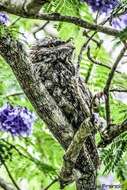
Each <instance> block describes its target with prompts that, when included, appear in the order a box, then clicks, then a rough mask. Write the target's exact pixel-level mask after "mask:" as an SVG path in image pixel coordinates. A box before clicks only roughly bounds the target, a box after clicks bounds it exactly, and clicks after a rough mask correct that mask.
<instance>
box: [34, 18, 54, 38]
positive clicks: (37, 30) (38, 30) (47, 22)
mask: <svg viewBox="0 0 127 190" xmlns="http://www.w3.org/2000/svg"><path fill="white" fill-rule="evenodd" d="M49 22H50V21H46V22H45V23H44V24H43V25H42V26H40V27H38V28H37V29H36V30H35V31H34V32H33V35H34V37H35V39H37V37H36V33H38V32H40V31H41V30H43V29H44V28H45V27H46V26H47V25H48V24H49Z"/></svg>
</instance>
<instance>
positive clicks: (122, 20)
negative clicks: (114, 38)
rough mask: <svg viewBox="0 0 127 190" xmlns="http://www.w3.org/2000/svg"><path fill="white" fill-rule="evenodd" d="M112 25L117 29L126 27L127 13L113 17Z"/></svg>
mask: <svg viewBox="0 0 127 190" xmlns="http://www.w3.org/2000/svg"><path fill="white" fill-rule="evenodd" d="M111 24H112V26H113V27H114V28H117V29H124V28H126V27H127V14H124V15H121V16H119V17H116V18H113V19H112V22H111Z"/></svg>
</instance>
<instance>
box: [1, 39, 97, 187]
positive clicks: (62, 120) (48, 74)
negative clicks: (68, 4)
mask: <svg viewBox="0 0 127 190" xmlns="http://www.w3.org/2000/svg"><path fill="white" fill-rule="evenodd" d="M0 45H1V48H0V54H1V55H2V56H3V57H4V58H5V60H6V61H7V62H8V63H9V64H10V66H11V68H12V70H13V72H14V74H15V76H16V77H17V80H18V81H19V83H20V85H21V87H22V89H23V90H24V92H25V94H26V95H27V97H28V98H29V100H30V102H31V103H32V105H33V106H34V108H35V109H36V111H37V113H38V114H39V116H40V117H41V118H42V119H43V120H44V121H45V122H46V124H47V125H48V128H49V129H50V131H51V132H52V133H53V135H54V136H55V137H56V139H57V140H58V141H59V143H60V144H61V145H62V146H63V147H64V149H67V148H68V146H69V144H70V143H71V140H72V138H73V136H74V130H75V132H76V130H77V129H78V127H79V126H80V125H81V123H82V121H83V120H84V119H86V118H87V117H88V115H89V105H90V101H91V93H90V91H89V89H88V88H87V87H86V86H83V84H82V82H81V80H80V79H79V80H78V81H79V83H78V85H79V90H80V91H81V93H82V98H83V101H84V104H83V105H84V106H83V107H84V110H82V108H81V107H82V106H81V102H80V101H79V99H80V97H77V96H78V93H76V91H75V86H74V85H73V84H74V82H75V80H74V76H75V68H74V64H72V62H71V56H72V52H73V47H72V46H71V45H70V44H69V43H66V42H63V41H60V40H55V39H45V40H44V41H42V42H38V43H37V44H36V45H35V46H33V47H32V49H31V52H30V54H29V53H28V54H27V53H26V50H25V48H24V46H23V45H22V44H21V43H20V42H18V41H15V40H13V39H12V38H10V37H9V36H5V37H4V38H2V39H0ZM85 108H87V109H85ZM85 144H86V150H87V151H88V152H89V155H90V159H92V161H93V163H94V166H95V168H97V166H98V153H97V150H96V145H95V141H94V134H92V135H91V136H90V137H88V138H87V140H86V142H85ZM75 167H76V171H77V170H78V171H79V172H81V175H80V176H82V177H81V179H80V181H79V180H77V183H78V182H79V183H78V184H79V186H80V185H81V183H84V182H86V181H87V185H88V186H89V184H91V183H92V184H93V186H95V179H96V177H95V175H93V170H92V169H91V168H90V166H89V160H88V159H87V157H86V154H85V151H84V149H82V150H81V152H80V155H79V157H78V159H77V162H76V166H75ZM83 187H84V185H83V184H82V188H80V189H83Z"/></svg>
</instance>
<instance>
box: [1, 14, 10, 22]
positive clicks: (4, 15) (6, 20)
mask: <svg viewBox="0 0 127 190" xmlns="http://www.w3.org/2000/svg"><path fill="white" fill-rule="evenodd" d="M8 21H9V19H8V16H7V15H6V14H5V13H1V12H0V24H7V22H8Z"/></svg>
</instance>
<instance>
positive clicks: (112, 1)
mask: <svg viewBox="0 0 127 190" xmlns="http://www.w3.org/2000/svg"><path fill="white" fill-rule="evenodd" d="M82 1H84V2H86V3H87V4H88V5H90V6H91V8H92V10H93V11H98V12H100V13H108V12H109V11H111V10H112V9H114V8H115V7H116V6H118V4H119V1H118V0H82Z"/></svg>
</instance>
